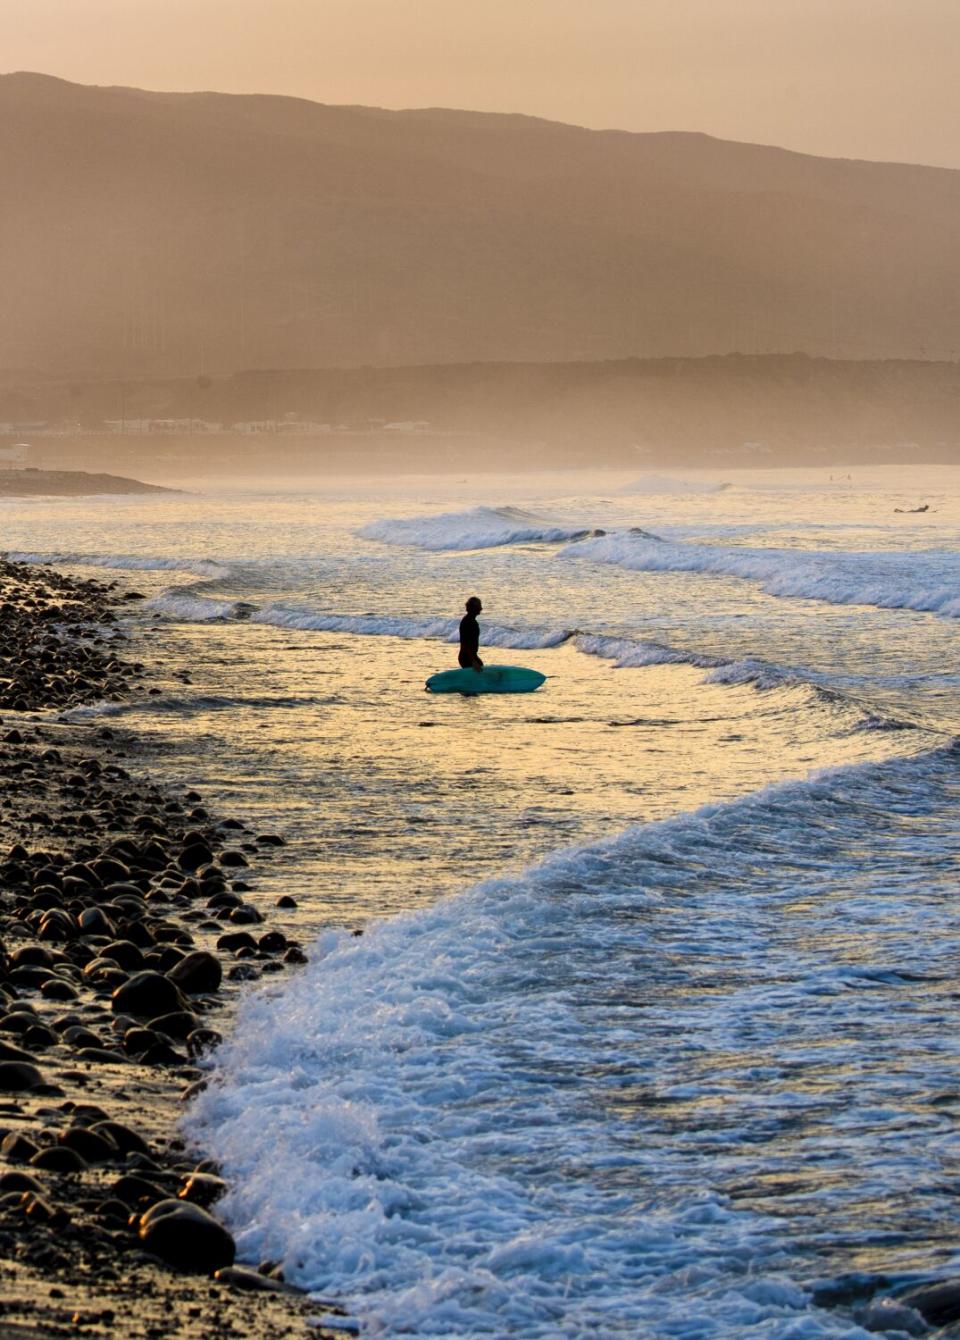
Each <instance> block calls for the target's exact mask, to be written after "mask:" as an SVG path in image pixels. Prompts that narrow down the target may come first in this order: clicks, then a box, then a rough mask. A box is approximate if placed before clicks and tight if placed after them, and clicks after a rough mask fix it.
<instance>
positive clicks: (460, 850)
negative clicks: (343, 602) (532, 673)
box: [134, 623, 920, 926]
mask: <svg viewBox="0 0 960 1340" xmlns="http://www.w3.org/2000/svg"><path fill="white" fill-rule="evenodd" d="M152 637H153V641H154V645H155V646H156V647H157V650H158V651H160V650H161V647H162V667H163V671H164V672H165V674H166V676H167V678H166V682H165V683H163V687H164V691H165V693H166V694H168V695H169V696H170V697H171V698H173V699H175V700H176V701H177V702H178V703H181V704H182V706H183V708H184V709H185V711H186V713H187V715H186V716H182V715H181V714H180V712H179V711H170V712H163V711H156V710H151V708H150V705H149V704H148V705H147V710H145V711H144V712H143V713H142V714H138V713H134V718H135V721H136V725H137V728H138V729H141V730H144V731H145V732H146V733H147V734H148V735H149V736H150V737H151V738H152V739H153V740H154V741H155V742H156V743H157V744H159V743H160V742H163V743H164V744H165V746H167V747H169V746H175V751H174V752H175V755H176V757H177V758H178V759H179V760H181V763H182V767H183V769H184V773H185V775H189V777H190V779H191V780H193V781H198V780H199V781H200V782H202V783H203V786H202V789H203V790H204V791H205V793H206V792H209V793H210V799H211V800H215V801H216V803H217V805H218V807H223V806H226V807H227V808H228V809H229V808H231V807H232V808H239V809H240V810H241V811H242V812H244V813H246V814H247V815H249V816H251V817H252V818H254V819H255V821H256V822H257V823H260V824H264V825H267V826H269V827H273V828H277V827H279V828H280V829H281V830H282V831H284V832H286V833H287V835H288V836H289V837H291V838H292V839H293V846H292V847H291V848H288V849H286V852H285V859H286V860H288V861H289V860H293V859H294V856H293V853H295V854H296V855H295V859H296V862H297V875H298V883H299V885H300V887H299V889H298V898H299V900H300V902H301V908H302V909H303V908H305V909H306V911H307V915H308V917H309V918H310V919H311V921H312V922H313V924H314V925H316V926H320V925H322V924H324V923H325V922H329V921H330V920H333V921H336V922H342V921H344V920H347V921H350V922H356V921H362V920H364V919H366V918H367V917H368V916H371V915H377V914H383V913H388V912H395V911H398V910H401V909H404V908H407V907H411V906H416V905H419V904H422V903H423V902H424V901H432V900H433V899H434V898H435V897H437V896H438V895H440V894H443V893H447V892H451V891H454V890H456V889H458V888H462V887H464V886H466V885H469V884H472V883H474V882H475V881H476V880H478V879H481V878H485V877H488V876H491V875H499V874H503V873H505V872H506V871H508V870H511V869H518V868H521V867H523V866H526V865H528V864H530V863H531V862H532V861H534V860H536V859H538V858H540V857H543V856H545V855H547V854H548V853H550V852H552V851H555V850H557V849H560V848H562V847H564V846H567V845H569V844H570V843H573V842H579V841H585V840H590V839H593V838H596V837H600V836H603V835H607V834H612V833H616V832H618V831H620V830H621V829H622V828H624V827H625V826H627V825H628V824H632V823H640V822H648V821H651V820H657V819H664V818H668V817H670V816H672V815H675V814H677V813H680V812H684V811H690V810H693V809H696V808H697V807H698V806H701V805H704V804H706V803H708V802H712V801H717V800H724V799H730V798H733V797H736V796H740V795H743V794H746V793H748V792H751V791H754V790H756V789H758V788H759V787H762V786H764V785H767V784H769V783H772V782H777V781H781V780H784V779H789V778H799V777H803V776H805V775H806V774H807V773H808V772H809V771H810V770H811V769H812V768H822V767H829V766H836V765H839V764H845V763H857V762H862V761H864V760H867V759H876V758H883V757H888V756H889V755H890V754H891V753H893V752H895V751H896V752H908V751H912V750H913V749H916V748H918V747H920V742H919V740H918V739H917V738H916V737H917V736H918V735H919V733H918V732H903V733H900V734H897V735H895V736H891V735H889V734H886V733H884V732H878V731H859V730H856V729H855V727H856V725H857V722H858V719H859V713H858V710H857V709H856V708H852V707H849V706H846V705H841V706H838V705H837V703H836V702H833V701H828V700H825V699H819V698H817V696H816V694H815V692H814V691H813V690H811V689H809V688H808V687H804V686H798V687H787V688H779V689H776V690H773V691H769V692H765V693H761V692H758V691H757V690H756V689H755V688H753V687H752V686H750V685H733V686H723V685H715V684H710V683H708V682H707V681H706V678H705V672H704V671H702V670H699V669H695V668H692V667H690V666H684V665H679V666H675V665H669V666H651V667H648V668H644V669H623V670H617V669H614V668H612V666H611V665H610V664H609V663H607V662H604V661H601V660H598V659H596V658H594V657H590V656H586V655H583V654H582V653H580V652H578V651H576V650H575V649H574V648H573V647H571V646H563V647H560V648H556V649H551V650H546V651H535V652H533V651H524V652H502V651H500V650H498V649H493V650H487V651H486V652H485V654H486V656H487V660H488V662H489V663H491V664H492V663H502V664H505V663H514V664H526V665H531V666H534V667H536V668H537V669H539V670H541V671H543V672H544V673H545V674H547V675H548V676H549V677H550V678H549V679H548V682H547V684H546V685H545V686H544V687H543V688H542V689H541V690H539V691H538V692H536V693H534V694H519V695H493V694H488V695H483V696H479V697H475V698H464V697H461V696H459V695H431V694H428V693H426V692H424V689H423V683H424V680H425V678H426V677H427V675H429V674H431V673H432V672H433V671H435V670H438V669H443V668H446V667H447V666H449V665H451V664H454V663H455V658H454V652H453V648H452V647H450V646H448V645H445V644H442V643H424V642H420V641H405V640H402V639H395V638H387V637H357V636H352V635H343V634H336V635H334V634H318V633H315V632H311V633H309V634H303V633H297V632H296V631H290V630H283V629H276V628H273V627H269V626H265V625H257V624H250V623H240V624H214V625H210V624H207V625H203V626H197V625H189V624H186V625H161V626H159V627H158V629H157V630H156V632H155V633H154V634H153V635H152ZM184 667H188V668H189V673H190V676H191V679H192V682H191V683H190V684H189V685H187V686H185V685H183V684H182V683H181V682H180V681H179V679H178V678H177V672H178V671H179V670H180V669H182V668H184ZM138 717H139V719H137V718H138Z"/></svg>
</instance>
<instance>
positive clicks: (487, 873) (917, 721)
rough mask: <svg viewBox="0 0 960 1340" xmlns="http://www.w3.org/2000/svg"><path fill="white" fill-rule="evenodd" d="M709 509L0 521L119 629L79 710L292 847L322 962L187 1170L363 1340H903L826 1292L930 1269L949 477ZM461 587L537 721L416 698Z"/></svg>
mask: <svg viewBox="0 0 960 1340" xmlns="http://www.w3.org/2000/svg"><path fill="white" fill-rule="evenodd" d="M691 482H693V483H696V484H697V486H698V487H697V488H696V489H694V488H691V487H689V484H690V483H691ZM716 482H717V481H716V480H714V481H704V480H703V479H702V478H699V479H697V480H696V481H690V480H680V481H675V482H674V484H673V486H672V487H671V491H667V492H663V491H652V486H651V482H650V481H647V483H646V484H644V483H643V482H641V484H640V486H639V488H637V487H631V485H632V484H635V481H631V480H629V479H626V478H618V477H613V476H609V475H606V476H577V477H571V476H567V477H560V476H557V477H550V476H547V477H540V478H534V479H517V478H514V479H493V478H487V479H483V480H473V481H469V482H456V481H426V480H415V481H404V482H403V483H402V484H398V485H390V486H389V487H388V486H386V485H381V484H373V485H371V484H369V483H366V484H363V485H359V484H357V485H354V484H351V483H349V482H342V481H341V482H337V483H334V484H330V485H328V486H326V487H325V488H324V489H321V490H318V491H315V492H314V493H312V494H307V493H305V492H303V491H302V490H294V489H290V490H286V491H284V492H277V493H275V494H272V495H263V494H250V493H240V492H237V493H234V494H226V493H223V492H219V493H214V492H208V493H206V494H204V495H197V496H185V497H183V498H176V497H174V498H161V499H156V500H155V499H151V500H149V501H145V500H134V499H122V500H109V501H107V500H104V501H97V502H90V501H87V502H80V501H78V500H58V501H56V502H52V501H51V502H43V503H40V502H33V503H30V504H29V505H26V506H21V507H11V506H10V505H9V504H7V505H5V510H4V517H5V521H6V533H7V536H8V544H9V546H10V548H11V549H12V550H15V551H21V552H24V553H29V554H31V555H33V556H35V557H38V558H41V557H43V556H51V555H57V556H58V557H60V558H61V559H62V560H66V561H68V562H71V563H76V564H78V565H79V564H82V565H89V564H91V563H93V564H97V563H100V564H102V563H104V562H106V563H108V564H109V565H111V566H113V567H114V568H115V569H117V570H119V571H124V572H125V573H126V574H127V575H128V576H129V575H131V574H132V575H133V577H134V579H135V581H136V583H137V584H138V586H139V587H140V589H141V590H142V591H143V592H144V593H145V594H146V595H147V597H148V601H147V602H146V604H145V606H144V607H142V608H140V609H139V610H138V612H137V614H136V616H135V618H136V620H137V622H138V623H139V625H140V627H141V629H142V631H143V636H144V640H145V643H146V645H147V647H148V648H149V649H150V651H149V655H148V656H147V657H146V659H148V660H150V661H152V665H151V676H152V678H151V682H156V683H159V684H160V686H161V688H162V693H161V695H160V696H159V697H155V698H152V699H148V700H146V701H144V702H142V703H139V704H137V703H134V704H127V705H123V706H121V707H115V708H106V709H100V711H106V712H108V713H111V714H113V715H115V716H116V717H117V719H118V720H119V721H122V722H124V724H127V723H129V724H131V725H133V726H135V727H136V729H137V731H138V732H139V733H140V734H141V735H142V736H144V737H145V739H146V741H147V744H148V748H149V749H150V750H151V751H153V752H155V753H156V754H159V755H162V757H163V759H164V764H165V766H166V767H167V768H168V769H169V770H170V771H171V772H173V773H174V774H176V775H179V776H181V777H182V778H183V779H184V780H188V781H189V782H190V783H191V784H199V785H200V787H201V789H202V790H203V791H204V793H205V796H206V798H207V799H208V800H209V802H210V804H211V806H216V807H221V808H226V807H231V808H233V809H234V810H239V811H240V812H243V813H245V814H246V815H247V816H248V817H250V818H251V819H252V820H253V821H255V822H256V823H257V824H258V825H261V826H262V827H269V828H280V829H282V831H284V832H285V833H286V834H287V835H288V837H289V838H290V839H291V842H290V844H289V845H288V846H287V847H285V848H283V849H281V851H280V854H279V856H278V858H277V859H276V860H275V861H274V862H273V863H272V864H271V865H270V867H269V870H263V871H258V872H257V875H256V883H257V887H258V889H259V891H260V892H261V893H262V895H263V896H264V897H265V899H266V900H267V901H270V900H271V899H272V898H273V896H274V895H279V893H280V892H292V893H294V894H295V896H296V897H297V900H298V903H299V908H298V910H297V912H296V913H295V914H294V916H295V921H292V922H291V923H290V924H291V925H293V924H295V925H296V926H297V929H298V931H306V932H308V933H311V934H316V935H320V936H321V940H320V942H319V944H318V947H317V949H316V951H315V952H314V955H313V960H312V962H311V964H310V966H309V967H308V968H307V969H306V970H305V971H304V973H303V974H302V975H301V976H300V977H298V978H296V979H294V980H291V981H290V982H286V983H284V984H282V985H281V986H279V987H274V988H271V990H270V991H268V992H266V993H264V994H260V995H254V996H252V997H251V999H250V1000H249V1003H248V1004H247V1006H246V1007H245V1008H244V1010H243V1011H242V1014H241V1018H240V1021H239V1024H238V1027H237V1033H236V1038H235V1040H234V1041H232V1042H231V1043H230V1044H229V1045H228V1047H227V1048H226V1049H225V1051H224V1054H223V1055H222V1057H221V1069H220V1083H218V1084H217V1085H215V1086H213V1087H212V1088H211V1090H210V1091H209V1093H208V1094H207V1095H206V1096H205V1097H204V1098H203V1099H201V1101H200V1102H199V1104H198V1105H197V1107H196V1108H195V1110H194V1112H193V1114H192V1116H191V1118H190V1123H191V1126H190V1128H191V1130H192V1132H193V1133H194V1134H195V1135H196V1137H197V1138H198V1139H199V1140H200V1141H201V1142H202V1143H203V1144H204V1145H205V1147H207V1148H208V1149H209V1150H210V1152H212V1153H214V1154H215V1155H216V1156H217V1157H219V1158H221V1159H222V1160H223V1162H224V1165H225V1167H226V1169H227V1172H228V1175H229V1176H230V1178H231V1181H232V1184H233V1188H234V1189H233V1190H232V1192H231V1195H230V1198H229V1200H228V1202H227V1203H226V1205H225V1210H226V1213H227V1214H228V1216H229V1217H230V1220H231V1223H232V1225H233V1226H234V1227H235V1228H236V1229H237V1231H238V1233H239V1236H240V1241H241V1243H242V1244H243V1247H244V1249H245V1251H246V1253H247V1254H248V1255H249V1256H250V1257H251V1258H255V1257H257V1256H264V1255H270V1256H274V1257H283V1258H284V1260H285V1261H286V1263H287V1267H288V1269H289V1271H290V1272H291V1274H292V1276H293V1277H294V1278H296V1279H297V1280H298V1282H300V1283H302V1284H304V1285H305V1286H306V1287H308V1288H312V1289H315V1290H317V1291H319V1292H320V1293H322V1294H323V1295H325V1296H331V1295H335V1296H337V1297H338V1298H340V1299H342V1300H346V1301H347V1302H348V1304H349V1306H350V1307H351V1308H352V1309H353V1310H354V1312H355V1314H356V1316H357V1317H358V1319H359V1320H360V1323H361V1325H362V1326H364V1327H366V1328H367V1329H369V1330H370V1331H371V1333H380V1332H382V1333H386V1334H410V1333H412V1334H424V1335H467V1334H477V1335H506V1334H523V1335H531V1336H553V1335H564V1336H580V1335H584V1336H586V1335H588V1334H589V1335H591V1336H594V1335H596V1334H598V1333H599V1334H611V1335H615V1334H622V1335H636V1334H643V1335H647V1334H649V1335H665V1336H666V1335H670V1336H700V1335H711V1336H712V1335H717V1336H720V1335H747V1334H749V1335H754V1334H756V1335H763V1336H784V1337H786V1336H800V1335H818V1334H844V1335H856V1334H865V1333H866V1332H863V1331H861V1329H860V1326H861V1323H862V1324H863V1325H869V1326H870V1327H871V1328H872V1329H873V1331H874V1332H875V1331H876V1330H877V1329H886V1330H887V1331H889V1332H890V1333H896V1330H897V1325H896V1324H895V1321H896V1318H895V1316H894V1313H893V1312H891V1311H889V1309H887V1307H886V1305H885V1304H879V1303H877V1302H874V1303H872V1304H870V1303H869V1302H867V1303H863V1302H856V1301H851V1297H852V1295H850V1294H849V1291H848V1292H847V1293H846V1294H844V1293H843V1291H841V1292H840V1293H839V1294H837V1295H836V1296H837V1297H838V1298H840V1300H841V1301H840V1304H838V1305H831V1306H820V1305H818V1302H817V1300H823V1299H825V1298H826V1297H827V1294H826V1293H825V1292H817V1291H816V1288H815V1285H816V1284H817V1282H818V1281H819V1282H820V1285H821V1286H825V1284H826V1283H829V1282H830V1281H835V1280H836V1279H838V1278H840V1277H843V1276H846V1275H848V1274H850V1273H851V1272H860V1273H861V1274H862V1273H866V1274H868V1275H874V1276H877V1275H883V1276H887V1277H889V1278H890V1279H892V1280H894V1281H896V1280H906V1279H912V1278H915V1277H916V1278H925V1277H928V1276H930V1275H936V1274H938V1273H941V1272H944V1271H947V1270H949V1268H950V1265H951V1261H952V1258H953V1256H954V1253H955V1251H956V1249H957V1242H956V1229H955V1226H954V1223H953V1219H954V1216H953V1197H954V1188H955V1185H956V1182H955V1178H956V1168H955V1166H954V1164H955V1159H956V1155H957V1150H956V1140H955V1137H954V1134H953V1132H954V1126H955V1118H956V1105H957V1102H958V1101H960V1086H956V1085H955V1084H954V1076H955V1072H956V1055H955V1051H956V1044H955V1042H954V1037H955V1035H956V1033H957V1029H956V1024H957V1010H956V1001H955V999H954V995H955V993H954V991H953V989H952V986H953V979H954V977H955V969H956V956H955V952H954V948H953V946H954V943H955V936H956V929H957V927H956V920H957V917H956V914H955V912H954V905H955V904H954V893H955V887H956V871H957V857H958V854H960V853H958V846H960V833H958V826H957V822H956V817H955V816H956V800H957V796H956V791H957V780H958V770H957V762H958V755H957V754H956V753H955V751H954V750H953V748H952V745H951V741H952V737H953V735H954V733H955V732H957V730H958V728H960V716H958V710H957V701H956V699H957V694H956V688H957V676H958V659H957V651H958V639H960V620H958V616H960V604H958V597H957V594H956V593H957V592H958V591H960V581H958V579H960V473H958V472H955V471H947V470H929V471H912V472H911V473H910V475H909V476H908V477H904V476H902V475H901V476H896V475H894V474H893V472H886V471H875V472H873V473H872V474H870V475H865V476H864V477H863V478H862V479H859V480H857V481H855V482H851V481H842V482H836V481H831V480H829V479H828V478H826V476H825V472H803V473H801V472H796V473H774V472H767V473H761V472H755V473H752V474H746V473H744V474H739V475H737V476H736V477H735V478H732V479H731V487H729V488H728V489H725V490H724V491H722V492H715V491H706V489H705V488H704V487H703V485H704V484H705V483H706V484H708V485H709V486H710V487H711V488H712V487H713V484H715V483H716ZM654 483H655V482H654ZM657 487H659V488H663V487H664V486H663V483H662V481H661V483H660V484H659V485H658V486H657ZM918 490H921V491H922V496H923V497H924V498H925V499H929V500H930V502H931V504H932V506H933V507H934V508H935V509H936V510H933V511H931V512H930V513H927V514H922V515H913V516H910V515H898V514H896V513H895V512H894V508H895V507H898V506H899V507H908V506H915V505H916V503H917V501H918V498H919V494H918ZM599 530H602V531H604V532H606V533H605V534H602V535H597V534H595V533H594V532H596V531H599ZM638 530H639V531H642V532H644V533H643V534H639V533H637V531H638ZM473 591H477V592H478V593H479V594H481V596H482V597H483V599H484V604H485V611H484V615H483V616H482V620H481V622H482V627H483V630H484V643H485V648H486V650H485V653H484V654H485V655H486V656H487V659H488V660H490V661H491V662H494V661H503V662H515V663H521V664H531V665H535V666H536V667H537V668H538V669H540V670H542V671H543V672H544V673H546V674H547V675H548V676H549V679H548V681H547V684H546V685H545V687H544V688H543V689H542V690H541V691H539V692H538V693H536V694H533V695H530V696H523V697H497V696H483V697H479V698H472V699H463V698H459V697H453V698H448V697H432V696H430V695H427V694H425V693H424V692H423V690H422V685H423V680H424V679H425V677H426V675H427V674H429V673H430V672H432V671H433V670H436V669H440V668H444V666H445V665H448V664H450V663H451V659H452V651H451V648H450V647H449V646H447V645H445V642H448V641H449V640H450V639H451V638H452V637H454V636H455V628H456V621H457V618H458V610H459V608H460V606H461V605H462V601H463V599H464V597H465V596H466V595H468V594H471V593H472V592H473ZM491 644H493V646H494V650H492V651H491ZM75 715H77V716H78V717H79V718H80V719H84V718H85V717H87V718H90V717H93V718H94V719H95V718H96V716H97V715H98V712H94V713H91V712H88V711H80V712H78V713H76V714H75ZM837 769H839V771H837ZM771 788H772V789H771ZM544 860H545V862H546V863H545V864H543V865H540V864H538V863H539V862H541V861H544ZM361 924H362V925H363V926H364V927H365V933H364V935H363V936H362V938H360V939H356V938H355V937H353V936H352V935H350V934H345V933H344V931H345V930H346V931H349V930H350V929H352V928H354V927H357V926H359V925H361ZM338 928H344V929H338ZM866 1293H867V1294H869V1290H867V1291H866ZM864 1307H867V1308H868V1309H869V1308H871V1307H872V1309H873V1311H872V1312H870V1311H868V1312H864V1311H863V1308H864ZM858 1309H860V1310H859V1311H858Z"/></svg>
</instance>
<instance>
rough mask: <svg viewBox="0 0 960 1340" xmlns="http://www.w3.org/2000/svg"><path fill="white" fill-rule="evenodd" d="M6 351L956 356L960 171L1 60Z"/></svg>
mask: <svg viewBox="0 0 960 1340" xmlns="http://www.w3.org/2000/svg"><path fill="white" fill-rule="evenodd" d="M0 176H2V179H3V180H4V181H5V183H6V184H7V204H6V206H5V210H4V212H3V218H2V219H0V286H2V291H3V292H4V293H5V294H6V295H7V300H6V302H5V303H4V305H3V307H2V308H0V366H13V365H20V366H23V365H35V366H38V367H41V368H50V369H53V370H55V371H57V372H58V373H61V372H62V373H65V374H70V373H74V372H75V373H76V374H77V375H80V376H83V377H89V376H125V375H130V376H143V375H186V374H189V373H191V372H193V373H206V372H215V373H227V372H231V371H233V370H235V369H237V368H239V367H244V366H277V367H286V366H291V367H294V366H303V365H315V366H316V365H330V364H334V363H340V364H344V365H359V364H363V363H374V364H382V363H390V364H409V363H418V362H424V363H434V362H463V361H489V360H497V359H506V360H508V361H521V362H526V361H568V360H571V359H584V360H595V359H597V358H623V357H641V358H644V357H647V358H649V357H663V356H669V355H676V356H686V357H690V356H703V355H706V354H710V353H714V352H717V353H726V352H735V351H742V352H747V353H775V352H786V351H789V350H792V349H799V350H802V351H804V352H807V353H810V354H813V355H817V356H825V357H845V358H851V357H853V358H861V357H862V358H871V357H897V358H907V357H916V356H920V357H925V356H930V357H939V358H944V357H946V358H950V357H953V356H955V353H956V348H957V345H958V343H960V335H958V320H957V317H958V314H960V276H958V274H957V273H956V267H955V265H954V264H953V250H954V244H955V238H956V237H957V236H958V235H960V170H957V169H951V168H941V167H926V166H924V165H916V164H889V163H875V162H871V161H869V160H862V159H827V158H818V157H816V156H814V155H807V154H802V153H798V152H797V151H795V150H790V149H781V148H779V147H777V146H768V145H750V144H745V143H742V142H738V141H726V140H720V139H716V138H714V137H711V136H708V135H705V134H702V133H700V132H686V131H655V132H646V133H643V132H630V131H620V130H595V129H590V128H585V127H577V126H568V125H565V124H564V123H562V122H555V121H549V120H546V119H544V118H534V117H528V116H525V115H523V114H519V113H486V112H470V111H459V110H457V109H429V108H414V109H409V110H406V111H393V110H390V109H382V108H364V107H349V106H339V105H331V104H322V103H315V102H311V101H309V100H306V99H299V98H289V97H285V96H282V95H273V94H220V93H215V92H198V93H164V92H159V93H158V92H152V91H150V90H139V89H128V88H124V87H122V86H114V87H109V88H99V87H94V86H87V85H78V84H72V83H70V82H69V81H65V80H60V79H57V78H56V77H55V76H48V75H41V74H34V73H32V72H15V73H12V74H8V75H2V76H0Z"/></svg>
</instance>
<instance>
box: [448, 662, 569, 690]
mask: <svg viewBox="0 0 960 1340" xmlns="http://www.w3.org/2000/svg"><path fill="white" fill-rule="evenodd" d="M545 679H546V675H541V673H540V671H539V670H525V669H524V668H523V666H520V665H485V666H484V667H483V669H482V670H441V671H440V673H439V674H438V675H431V676H430V678H429V679H428V680H427V689H428V690H429V691H430V693H532V692H533V691H534V689H538V688H539V687H540V685H541V684H542V683H543V682H544V680H545Z"/></svg>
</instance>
